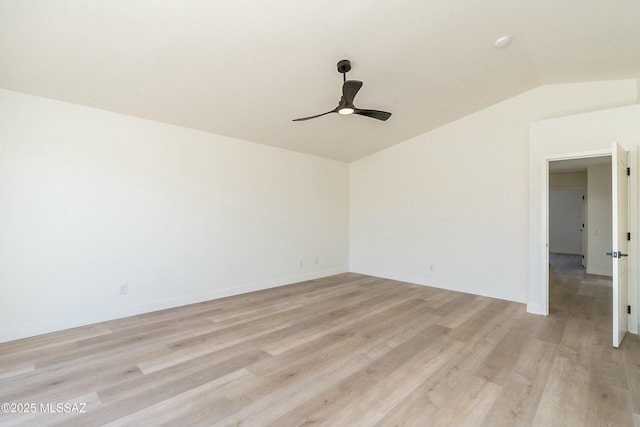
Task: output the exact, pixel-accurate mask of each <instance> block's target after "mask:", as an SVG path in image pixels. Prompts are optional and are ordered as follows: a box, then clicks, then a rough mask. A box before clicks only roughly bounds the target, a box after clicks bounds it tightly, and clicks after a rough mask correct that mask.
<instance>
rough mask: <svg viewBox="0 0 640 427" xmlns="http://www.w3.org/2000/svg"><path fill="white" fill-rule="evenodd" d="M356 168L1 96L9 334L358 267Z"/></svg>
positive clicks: (3, 266) (3, 270)
mask: <svg viewBox="0 0 640 427" xmlns="http://www.w3.org/2000/svg"><path fill="white" fill-rule="evenodd" d="M301 143H303V142H301ZM348 173H349V170H348V166H347V164H345V163H342V162H337V161H332V160H326V159H321V158H317V157H313V156H309V155H303V154H299V153H294V152H290V151H285V150H282V149H277V148H273V147H268V146H264V145H259V144H254V143H249V142H245V141H240V140H235V139H231V138H226V137H222V136H216V135H212V134H207V133H204V132H200V131H195V130H191V129H185V128H180V127H176V126H171V125H167V124H162V123H157V122H152V121H148V120H142V119H138V118H134V117H129V116H124V115H119V114H114V113H110V112H106V111H101V110H96V109H91V108H86V107H82V106H78V105H73V104H68V103H63V102H58V101H53V100H49V99H44V98H38V97H33V96H28V95H23V94H18V93H15V92H8V91H4V90H0V236H1V237H0V341H6V340H10V339H15V338H20V337H24V336H30V335H34V334H39V333H44V332H48V331H54V330H60V329H64V328H69V327H73V326H78V325H83V324H88V323H92V322H96V321H102V320H105V319H110V318H115V317H121V316H126V315H131V314H136V313H141V312H147V311H152V310H156V309H160V308H166V307H170V306H176V305H181V304H186V303H192V302H196V301H202V300H207V299H211V298H216V297H221V296H226V295H231V294H236V293H240V292H245V291H250V290H255V289H262V288H267V287H271V286H276V285H281V284H286V283H291V282H296V281H299V280H303V279H307V278H315V277H320V276H326V275H329V274H334V273H338V272H343V271H346V270H347V267H348V226H349V224H348V221H349V205H348V199H349V188H348ZM316 259H317V264H316V262H315V260H316ZM301 261H303V266H300V262H301ZM122 284H128V287H129V293H128V295H126V296H119V295H118V290H119V287H120V285H122Z"/></svg>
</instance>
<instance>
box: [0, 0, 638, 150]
mask: <svg viewBox="0 0 640 427" xmlns="http://www.w3.org/2000/svg"><path fill="white" fill-rule="evenodd" d="M505 34H509V35H511V36H512V37H513V42H512V44H511V45H510V46H508V47H507V48H506V49H503V50H497V49H495V48H494V47H493V42H494V40H495V39H496V38H497V37H499V36H502V35H505ZM343 58H347V59H351V61H352V64H353V70H352V71H351V73H349V75H348V77H349V78H351V79H357V80H362V81H363V82H364V86H363V88H362V90H361V91H360V93H359V94H358V96H357V98H356V105H357V106H359V107H361V108H373V109H382V110H386V111H390V112H392V113H393V116H392V117H391V118H390V119H389V121H387V122H380V121H377V120H373V119H369V118H365V117H360V116H347V117H342V116H339V115H338V114H331V115H328V116H324V117H322V118H318V119H315V120H311V121H306V122H296V123H294V122H292V121H291V119H293V118H297V117H303V116H308V115H313V114H319V113H322V112H325V111H329V110H331V109H333V108H334V107H335V106H336V105H337V102H338V100H339V97H340V90H341V85H342V80H341V76H340V74H338V72H337V71H336V68H335V64H336V62H337V61H338V60H340V59H343ZM639 74H640V1H638V0H607V1H602V0H484V1H473V0H466V1H460V0H452V1H442V0H393V1H384V2H383V1H371V0H340V1H338V0H306V1H300V0H281V1H266V0H209V1H207V0H173V1H172V0H163V1H161V0H0V87H2V88H5V89H9V90H15V91H20V92H25V93H29V94H34V95H39V96H44V97H50V98H54V99H59V100H63V101H69V102H74V103H77V104H82V105H88V106H91V107H97V108H102V109H105V110H110V111H116V112H120V113H124V114H130V115H134V116H138V117H143V118H148V119H152V120H157V121H161V122H167V123H172V124H176V125H180V126H186V127H191V128H196V129H201V130H204V131H209V132H213V133H217V134H221V135H227V136H232V137H237V138H242V139H246V140H250V141H254V142H259V143H264V144H269V145H273V146H278V147H283V148H287V149H291V150H296V151H300V152H304V153H310V154H315V155H319V156H324V157H328V158H333V159H339V160H344V161H352V160H355V159H358V158H361V157H364V156H366V155H369V154H371V153H374V152H376V151H379V150H381V149H384V148H386V147H389V146H391V145H394V144H397V143H399V142H402V141H403V140H406V139H408V138H410V137H412V136H415V135H418V134H420V133H423V132H426V131H428V130H430V129H433V128H434V127H437V126H439V125H442V124H444V123H447V122H449V121H452V120H455V119H457V118H459V117H462V116H464V115H466V114H469V113H471V112H473V111H476V110H478V109H481V108H483V107H486V106H489V105H491V104H494V103H496V102H498V101H500V100H503V99H506V98H508V97H510V96H513V95H516V94H518V93H521V92H523V91H526V90H528V89H532V88H534V87H536V86H538V85H541V84H549V83H561V82H576V81H592V80H605V79H624V78H636V77H638V75H639Z"/></svg>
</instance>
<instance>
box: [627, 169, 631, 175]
mask: <svg viewBox="0 0 640 427" xmlns="http://www.w3.org/2000/svg"><path fill="white" fill-rule="evenodd" d="M630 175H631V168H627V176H630Z"/></svg>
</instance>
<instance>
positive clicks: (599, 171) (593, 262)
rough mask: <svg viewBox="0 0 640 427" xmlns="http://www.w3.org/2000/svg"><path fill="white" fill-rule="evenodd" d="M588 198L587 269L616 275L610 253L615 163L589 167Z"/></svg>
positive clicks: (588, 271)
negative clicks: (612, 186) (608, 254)
mask: <svg viewBox="0 0 640 427" xmlns="http://www.w3.org/2000/svg"><path fill="white" fill-rule="evenodd" d="M587 198H588V199H589V203H588V204H587V210H588V213H587V216H588V217H589V223H588V225H587V233H588V234H589V238H588V244H589V249H588V251H587V252H588V253H589V259H588V260H587V273H588V274H600V275H603V276H612V275H613V262H612V258H611V257H608V256H607V255H606V253H607V252H611V250H612V248H611V241H612V238H613V234H612V231H613V230H612V228H611V224H612V210H611V165H601V166H590V167H589V168H587ZM549 225H551V223H550V224H549ZM549 231H551V228H549ZM549 237H551V236H549ZM549 241H551V240H549Z"/></svg>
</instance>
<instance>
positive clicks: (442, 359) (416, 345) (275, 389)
mask: <svg viewBox="0 0 640 427" xmlns="http://www.w3.org/2000/svg"><path fill="white" fill-rule="evenodd" d="M551 271H552V273H551V274H552V286H551V302H552V314H551V316H549V317H546V318H545V317H540V316H534V315H528V314H526V312H525V307H524V305H522V304H517V303H511V302H506V301H501V300H496V299H491V298H485V297H479V296H473V295H467V294H462V293H457V292H451V291H445V290H439V289H434V288H429V287H423V286H416V285H410V284H406V283H401V282H395V281H392V280H384V279H378V278H374V277H368V276H363V275H358V274H342V275H338V276H333V277H329V278H324V279H320V280H312V281H308V282H304V283H299V284H295V285H291V286H286V287H281V288H276V289H272V290H266V291H261V292H255V293H251V294H245V295H240V296H235V297H230V298H225V299H221V300H215V301H210V302H206V303H201V304H195V305H191V306H186V307H180V308H176V309H171V310H165V311H161V312H156V313H151V314H147V315H141V316H135V317H131V318H127V319H121V320H116V321H111V322H105V323H100V324H96V325H93V326H88V327H83V328H77V329H74V330H69V331H63V332H58V333H54V334H49V335H44V336H41V337H36V338H30V339H25V340H20V341H14V342H10V343H5V344H0V402H11V403H37V404H39V403H57V402H60V403H63V402H67V403H85V404H86V407H85V408H84V409H85V410H86V413H81V414H78V413H55V414H52V413H42V412H36V413H29V414H23V415H19V416H18V415H16V414H0V425H29V424H32V425H56V424H59V425H82V426H91V425H105V424H107V425H113V426H119V425H127V426H129V425H144V426H148V425H168V426H178V425H180V426H187V425H232V426H254V425H255V426H263V425H265V426H266V425H270V426H297V425H335V426H357V425H366V426H374V425H379V426H394V425H402V426H405V425H412V426H430V425H436V426H446V425H455V426H460V425H468V426H472V425H479V426H500V425H505V426H506V425H509V426H511V425H541V426H550V425H558V426H561V425H575V426H604V425H620V426H625V425H633V423H634V417H636V418H635V419H636V420H639V418H637V417H638V416H637V415H636V414H640V340H638V337H637V336H634V335H631V336H627V338H626V339H625V341H624V343H623V345H622V347H621V348H620V349H614V348H612V347H611V344H610V342H611V313H610V306H611V287H610V282H608V281H607V280H603V279H602V278H598V277H588V276H586V275H585V274H584V271H583V270H582V269H581V268H579V266H577V265H576V264H575V260H573V261H572V259H571V257H554V258H553V265H552V269H551ZM75 409H80V407H79V406H78V407H76V408H75ZM38 410H40V408H39V407H38Z"/></svg>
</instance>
